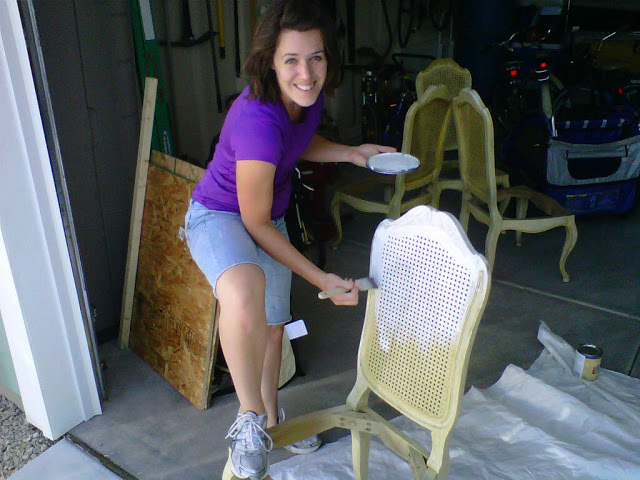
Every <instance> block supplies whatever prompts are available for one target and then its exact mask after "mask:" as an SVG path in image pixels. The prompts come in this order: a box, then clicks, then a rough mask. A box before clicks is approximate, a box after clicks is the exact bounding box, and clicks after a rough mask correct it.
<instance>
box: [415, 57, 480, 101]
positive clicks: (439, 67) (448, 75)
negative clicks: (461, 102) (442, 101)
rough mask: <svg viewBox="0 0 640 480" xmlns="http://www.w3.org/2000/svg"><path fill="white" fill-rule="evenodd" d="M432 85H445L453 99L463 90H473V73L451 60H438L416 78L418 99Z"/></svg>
mask: <svg viewBox="0 0 640 480" xmlns="http://www.w3.org/2000/svg"><path fill="white" fill-rule="evenodd" d="M431 85H445V86H446V87H447V90H449V93H450V94H451V98H453V97H455V96H456V95H457V94H458V92H460V90H462V89H463V88H471V72H470V71H469V70H468V69H466V68H462V67H461V66H460V65H458V64H457V63H456V62H455V61H454V60H452V59H450V58H437V59H435V60H434V61H433V62H431V63H430V64H429V66H428V67H427V68H425V69H424V70H422V71H421V72H420V73H418V76H417V77H416V93H417V95H418V97H420V95H422V94H423V93H424V92H426V91H427V88H429V87H430V86H431Z"/></svg>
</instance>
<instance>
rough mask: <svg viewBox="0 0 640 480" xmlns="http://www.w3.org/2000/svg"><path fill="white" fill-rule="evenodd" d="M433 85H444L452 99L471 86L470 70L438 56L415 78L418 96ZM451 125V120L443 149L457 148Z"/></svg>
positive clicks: (454, 133)
mask: <svg viewBox="0 0 640 480" xmlns="http://www.w3.org/2000/svg"><path fill="white" fill-rule="evenodd" d="M433 85H444V86H445V87H446V88H447V91H448V92H449V95H450V98H451V99H453V98H454V97H455V96H456V95H458V93H459V92H460V90H462V89H463V88H471V72H470V71H469V70H468V69H466V68H462V67H461V66H460V65H458V64H457V63H456V62H455V61H453V60H452V59H450V58H438V59H436V60H434V61H433V62H431V63H430V64H429V66H428V67H427V68H425V69H424V70H423V71H421V72H420V73H419V74H418V76H417V78H416V93H417V96H418V98H420V96H421V95H423V94H424V93H425V92H426V91H427V89H428V88H429V87H430V86H433ZM451 120H453V119H451ZM453 127H454V125H453V121H451V123H450V125H449V130H448V131H447V135H446V137H445V142H444V149H445V150H455V149H456V148H457V143H456V142H457V138H456V132H455V129H454V128H453Z"/></svg>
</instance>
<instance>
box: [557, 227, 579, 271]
mask: <svg viewBox="0 0 640 480" xmlns="http://www.w3.org/2000/svg"><path fill="white" fill-rule="evenodd" d="M565 231H566V238H565V241H564V247H563V248H562V255H561V256H560V272H561V273H562V280H563V281H565V282H568V281H569V279H570V277H569V274H568V273H567V269H566V268H565V263H566V262H567V258H568V257H569V254H570V253H571V251H572V250H573V247H575V246H576V242H577V241H578V229H577V227H576V219H575V217H573V216H572V217H569V220H568V221H567V224H566V225H565Z"/></svg>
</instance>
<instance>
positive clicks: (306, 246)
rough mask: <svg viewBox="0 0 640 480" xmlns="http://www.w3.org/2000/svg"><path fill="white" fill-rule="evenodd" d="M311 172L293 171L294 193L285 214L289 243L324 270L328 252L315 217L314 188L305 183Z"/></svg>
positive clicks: (296, 169) (297, 169)
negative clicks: (305, 178)
mask: <svg viewBox="0 0 640 480" xmlns="http://www.w3.org/2000/svg"><path fill="white" fill-rule="evenodd" d="M311 173H313V172H311V171H304V170H300V169H299V168H298V167H296V168H295V169H294V171H293V178H292V186H293V188H292V192H291V202H290V203H289V209H288V210H287V213H286V214H285V222H286V224H287V232H288V233H289V241H290V242H291V244H292V245H293V246H294V247H296V249H298V251H300V252H301V253H302V254H303V255H304V256H305V257H307V258H308V259H309V260H311V261H312V262H313V263H314V264H315V265H316V266H317V267H318V268H324V266H325V264H326V262H327V250H326V245H325V243H324V240H322V238H321V237H320V235H319V233H318V229H317V225H316V222H315V221H314V216H313V200H314V188H313V187H312V186H311V185H309V184H308V183H306V182H305V181H304V177H305V176H307V175H310V174H311Z"/></svg>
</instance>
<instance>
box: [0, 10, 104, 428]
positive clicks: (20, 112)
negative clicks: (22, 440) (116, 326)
mask: <svg viewBox="0 0 640 480" xmlns="http://www.w3.org/2000/svg"><path fill="white" fill-rule="evenodd" d="M0 105H2V108H1V109H0V125H1V128H0V152H2V153H1V154H0V155H1V161H0V314H1V315H2V319H3V322H4V327H5V330H6V334H7V340H8V344H9V350H10V352H11V356H12V359H13V363H14V366H15V372H16V376H17V380H18V385H19V389H20V393H21V396H22V401H23V405H24V410H25V413H26V416H27V420H28V421H29V422H31V423H33V424H34V425H35V426H37V427H38V428H40V429H41V430H42V432H43V433H44V434H45V435H46V436H47V437H49V438H57V437H59V436H61V435H63V434H64V433H66V432H67V431H68V430H70V429H71V428H73V427H74V426H76V425H77V424H79V423H81V422H82V421H84V420H88V419H89V418H91V417H92V416H94V415H96V414H99V413H101V410H100V402H99V399H98V392H97V387H96V382H95V378H94V374H93V370H92V366H91V359H90V355H89V349H88V345H87V340H86V335H85V331H84V326H83V322H82V316H81V313H80V306H79V302H78V293H77V291H76V290H75V284H74V279H73V273H72V268H71V262H70V258H69V251H68V249H67V245H66V240H65V235H64V230H63V224H62V219H61V215H60V208H59V205H58V200H57V196H56V192H55V187H54V182H53V175H52V172H51V166H50V162H49V156H48V152H47V147H46V143H45V136H44V131H43V127H42V122H41V119H40V112H39V108H38V102H37V98H36V92H35V87H34V84H33V78H32V73H31V68H30V64H29V57H28V54H27V48H26V44H25V39H24V34H23V31H22V24H21V20H20V14H19V11H18V6H17V1H16V0H1V1H0Z"/></svg>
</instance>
